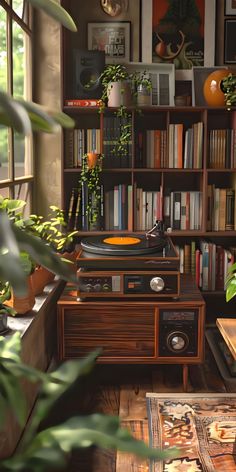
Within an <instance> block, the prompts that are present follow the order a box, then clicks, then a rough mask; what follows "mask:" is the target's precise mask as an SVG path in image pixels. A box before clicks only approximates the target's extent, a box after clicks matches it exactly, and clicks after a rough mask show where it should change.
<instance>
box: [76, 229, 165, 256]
mask: <svg viewBox="0 0 236 472" xmlns="http://www.w3.org/2000/svg"><path fill="white" fill-rule="evenodd" d="M166 244H167V240H166V238H165V237H163V238H162V237H160V236H156V237H153V238H150V239H147V238H146V237H145V236H144V235H140V234H124V235H122V234H121V235H115V234H107V235H101V236H89V237H88V238H83V239H82V241H81V246H82V248H83V250H84V251H86V252H91V253H93V254H101V255H104V256H141V255H145V254H151V253H155V252H158V251H161V250H162V249H163V248H164V247H165V246H166Z"/></svg>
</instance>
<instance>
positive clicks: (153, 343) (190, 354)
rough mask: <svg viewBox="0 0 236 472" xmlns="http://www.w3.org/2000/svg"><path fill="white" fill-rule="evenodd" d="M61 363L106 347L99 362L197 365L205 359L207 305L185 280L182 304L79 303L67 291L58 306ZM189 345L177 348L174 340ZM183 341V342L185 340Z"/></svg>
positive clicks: (74, 293) (72, 294)
mask: <svg viewBox="0 0 236 472" xmlns="http://www.w3.org/2000/svg"><path fill="white" fill-rule="evenodd" d="M57 320H58V355H59V359H60V360H62V359H69V358H78V357H83V356H85V355H87V354H88V353H89V352H91V351H92V350H93V349H96V348H101V349H102V352H101V355H100V356H99V358H98V362H99V363H131V364H132V363H147V364H148V363H153V364H155V363H173V364H176V363H177V364H192V363H199V362H202V361H203V359H204V322H205V303H204V301H203V299H202V297H201V294H200V292H199V291H198V290H197V289H196V288H195V286H194V283H193V280H192V279H191V278H190V279H189V278H186V277H183V279H182V283H181V295H180V298H179V299H178V300H168V301H165V302H164V301H162V300H160V301H156V300H155V301H135V302H134V301H125V300H118V301H113V300H109V301H107V300H103V301H100V300H94V301H84V302H82V301H77V300H76V292H70V290H69V289H68V287H67V289H66V291H65V292H64V294H63V296H62V297H61V298H60V300H59V301H58V318H57ZM174 336H176V337H177V338H178V337H180V338H181V340H183V342H184V343H185V344H183V346H182V348H181V347H180V350H179V351H178V349H176V350H175V349H174V348H172V346H171V345H170V341H171V339H172V338H173V337H174ZM181 342H182V341H181Z"/></svg>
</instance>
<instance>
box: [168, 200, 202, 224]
mask: <svg viewBox="0 0 236 472" xmlns="http://www.w3.org/2000/svg"><path fill="white" fill-rule="evenodd" d="M163 203H164V207H163V218H164V223H165V227H166V228H169V227H170V228H172V229H173V230H200V229H201V225H202V192H199V191H190V192H171V191H167V192H165V195H164V202H163Z"/></svg>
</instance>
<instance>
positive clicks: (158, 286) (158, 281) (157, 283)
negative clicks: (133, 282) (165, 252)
mask: <svg viewBox="0 0 236 472" xmlns="http://www.w3.org/2000/svg"><path fill="white" fill-rule="evenodd" d="M150 287H151V289H152V290H153V291H154V292H161V291H162V290H163V288H164V287H165V282H164V280H163V279H162V278H161V277H153V279H151V280H150Z"/></svg>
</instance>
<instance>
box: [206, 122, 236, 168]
mask: <svg viewBox="0 0 236 472" xmlns="http://www.w3.org/2000/svg"><path fill="white" fill-rule="evenodd" d="M208 166H209V168H213V169H235V168H236V129H212V130H210V134H209V162H208Z"/></svg>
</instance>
